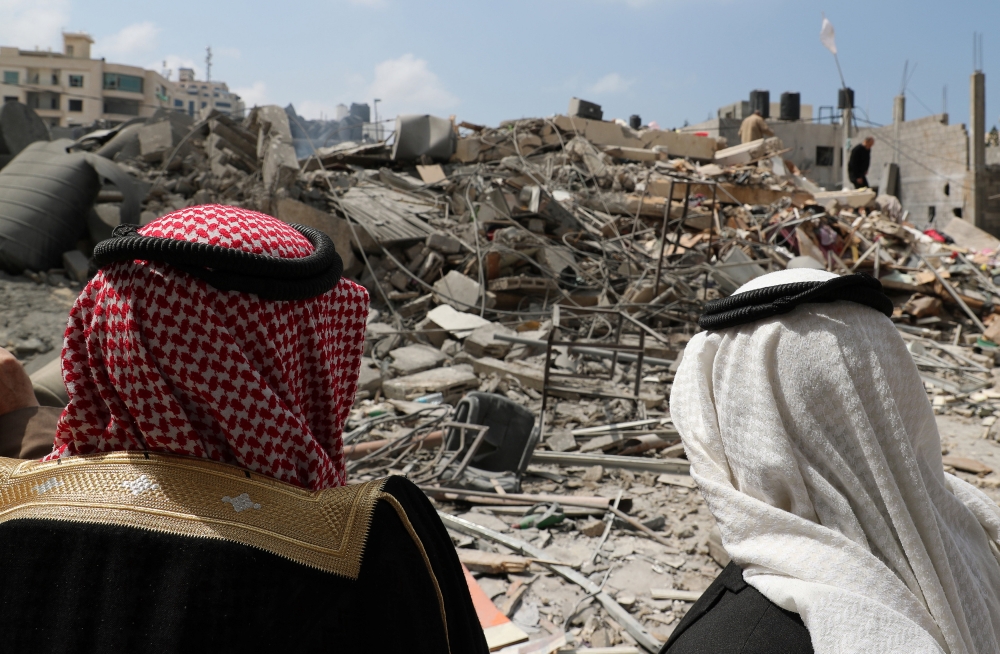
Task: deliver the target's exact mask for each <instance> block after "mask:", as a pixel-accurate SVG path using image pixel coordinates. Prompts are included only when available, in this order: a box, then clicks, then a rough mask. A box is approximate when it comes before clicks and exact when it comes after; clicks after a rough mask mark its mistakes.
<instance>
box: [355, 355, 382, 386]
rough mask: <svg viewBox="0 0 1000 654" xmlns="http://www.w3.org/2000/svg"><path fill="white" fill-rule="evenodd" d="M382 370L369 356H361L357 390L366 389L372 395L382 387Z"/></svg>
mask: <svg viewBox="0 0 1000 654" xmlns="http://www.w3.org/2000/svg"><path fill="white" fill-rule="evenodd" d="M382 379H383V378H382V371H381V370H379V367H378V366H377V365H376V364H375V360H374V359H372V358H371V357H361V372H360V375H359V377H358V392H359V393H360V392H362V391H367V392H368V393H369V394H371V395H374V394H375V393H376V392H377V391H379V390H380V389H381V388H382Z"/></svg>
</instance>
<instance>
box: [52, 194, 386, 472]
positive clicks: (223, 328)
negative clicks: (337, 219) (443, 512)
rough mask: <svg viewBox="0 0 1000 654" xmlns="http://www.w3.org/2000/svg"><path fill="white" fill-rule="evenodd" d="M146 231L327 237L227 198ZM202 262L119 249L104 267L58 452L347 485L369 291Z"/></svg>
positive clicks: (272, 239)
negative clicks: (259, 285)
mask: <svg viewBox="0 0 1000 654" xmlns="http://www.w3.org/2000/svg"><path fill="white" fill-rule="evenodd" d="M137 233H138V235H140V236H147V237H159V238H161V239H174V240H179V241H188V242H191V243H202V244H209V245H212V246H219V247H221V248H228V249H230V250H241V251H243V252H247V253H253V254H254V255H258V256H260V255H265V256H268V257H271V258H275V257H276V258H280V259H283V260H295V259H302V258H305V257H308V256H309V255H310V254H312V253H313V250H314V247H313V244H312V243H311V242H310V239H308V238H306V236H304V235H303V233H302V232H301V230H297V229H295V228H293V227H292V226H290V225H288V224H286V223H283V222H281V221H279V220H277V219H275V218H272V217H270V216H266V215H263V214H260V213H257V212H254V211H249V210H246V209H240V208H235V207H225V206H218V205H207V206H199V207H191V208H187V209H181V210H179V211H176V212H174V213H171V214H168V215H166V216H163V217H162V218H160V219H158V220H156V221H155V222H152V223H150V224H149V225H146V226H145V227H142V228H141V229H139V230H138V232H137ZM188 272H190V271H188ZM188 272H181V270H179V269H178V267H175V266H172V265H168V264H164V263H158V262H155V261H144V260H127V261H116V262H114V263H111V264H108V265H105V266H104V267H103V269H102V270H101V271H100V272H99V273H98V274H97V276H96V277H94V278H93V279H92V280H91V281H90V283H89V284H88V285H87V287H86V288H85V289H84V291H83V293H81V295H80V297H79V298H78V299H77V300H76V303H75V304H74V306H73V309H72V311H71V312H70V319H69V326H68V328H67V330H66V336H65V342H64V346H63V355H62V367H63V378H64V381H65V384H66V389H67V391H68V393H69V398H70V401H69V405H68V406H67V407H66V409H65V411H64V412H63V414H62V417H61V418H60V420H59V423H58V427H57V430H56V437H55V449H54V450H53V452H52V454H50V455H49V457H48V458H49V459H55V458H60V457H63V456H70V455H80V454H93V453H97V452H109V451H117V450H144V451H150V452H161V453H169V454H180V455H187V456H193V457H202V458H206V459H212V460H214V461H219V462H223V463H229V464H233V465H236V466H240V467H242V468H244V469H247V470H251V471H256V472H259V473H261V474H264V475H267V476H270V477H273V478H275V479H279V480H281V481H286V482H289V483H292V484H295V485H297V486H300V487H303V488H307V489H312V490H319V489H323V488H329V487H332V486H340V485H343V484H344V483H345V470H344V457H343V451H342V443H341V434H342V430H343V426H344V422H345V421H346V419H347V414H348V412H349V410H350V408H351V405H352V403H353V401H354V395H355V392H356V390H357V381H358V373H359V369H360V365H361V355H362V349H363V344H364V330H365V319H366V317H367V314H368V294H367V292H366V291H365V290H364V289H363V288H362V287H360V286H358V285H357V284H355V283H353V282H351V281H348V280H346V279H341V280H340V281H339V282H338V283H337V284H336V286H334V287H333V288H332V289H330V290H328V291H325V292H321V294H319V295H317V296H315V297H311V298H307V299H294V300H278V301H274V300H265V299H262V298H261V297H260V296H259V295H257V294H253V293H246V292H240V291H238V290H219V288H218V287H217V286H218V285H210V284H209V283H208V282H206V281H205V280H204V279H203V278H200V277H199V276H196V275H193V274H188ZM223 287H224V285H223ZM321 290H322V289H321Z"/></svg>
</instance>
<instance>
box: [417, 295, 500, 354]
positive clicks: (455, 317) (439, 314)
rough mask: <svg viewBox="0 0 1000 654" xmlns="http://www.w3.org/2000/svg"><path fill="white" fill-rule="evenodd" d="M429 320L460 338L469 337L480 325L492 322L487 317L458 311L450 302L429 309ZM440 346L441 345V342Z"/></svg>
mask: <svg viewBox="0 0 1000 654" xmlns="http://www.w3.org/2000/svg"><path fill="white" fill-rule="evenodd" d="M427 320H428V321H430V322H432V323H433V324H434V325H435V326H436V327H437V328H438V329H443V330H445V331H447V332H449V333H450V334H451V335H452V336H454V337H455V338H457V339H459V340H462V339H463V338H465V337H467V336H468V335H469V334H471V333H472V332H474V331H475V330H477V329H479V328H480V327H482V326H484V325H488V324H490V321H489V320H487V319H486V318H481V317H479V316H476V315H473V314H471V313H465V312H464V311H456V310H455V308H454V307H452V306H451V305H448V304H442V305H439V306H437V307H435V308H434V309H432V310H431V311H428V312H427ZM441 342H442V343H443V342H444V335H442V336H441ZM438 347H440V344H439V345H438Z"/></svg>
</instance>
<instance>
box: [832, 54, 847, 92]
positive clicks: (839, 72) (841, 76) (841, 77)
mask: <svg viewBox="0 0 1000 654" xmlns="http://www.w3.org/2000/svg"><path fill="white" fill-rule="evenodd" d="M833 60H834V62H836V64H837V74H838V75H840V88H843V89H846V88H847V82H845V81H844V72H843V71H842V70H840V59H839V58H838V57H837V55H836V53H834V55H833Z"/></svg>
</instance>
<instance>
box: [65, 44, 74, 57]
mask: <svg viewBox="0 0 1000 654" xmlns="http://www.w3.org/2000/svg"><path fill="white" fill-rule="evenodd" d="M66 56H67V57H72V56H73V46H71V45H67V46H66Z"/></svg>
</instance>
